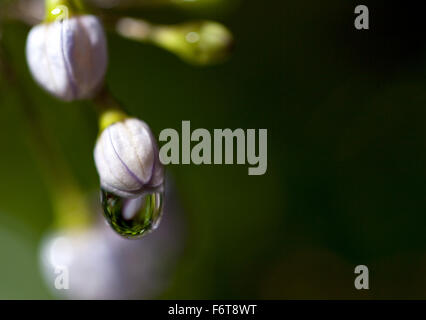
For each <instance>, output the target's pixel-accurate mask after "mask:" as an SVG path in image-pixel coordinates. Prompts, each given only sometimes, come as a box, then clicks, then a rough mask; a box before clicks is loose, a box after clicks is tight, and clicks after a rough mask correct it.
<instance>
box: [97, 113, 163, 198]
mask: <svg viewBox="0 0 426 320" xmlns="http://www.w3.org/2000/svg"><path fill="white" fill-rule="evenodd" d="M94 156H95V163H96V168H97V170H98V173H99V176H100V180H101V187H102V189H104V190H106V191H108V192H111V193H114V194H115V195H117V196H120V197H124V198H135V197H138V196H140V195H141V194H143V193H144V192H152V191H154V190H156V189H158V188H159V187H161V186H162V184H163V179H164V170H163V166H162V164H161V163H160V159H159V154H158V146H157V143H156V140H155V138H154V136H153V134H152V132H151V130H150V128H149V127H148V125H147V124H146V123H145V122H143V121H141V120H138V119H135V118H128V119H125V120H123V121H119V122H116V123H114V124H112V125H110V126H108V127H107V128H106V129H105V130H103V131H102V133H101V135H100V137H99V139H98V141H97V143H96V147H95V152H94Z"/></svg>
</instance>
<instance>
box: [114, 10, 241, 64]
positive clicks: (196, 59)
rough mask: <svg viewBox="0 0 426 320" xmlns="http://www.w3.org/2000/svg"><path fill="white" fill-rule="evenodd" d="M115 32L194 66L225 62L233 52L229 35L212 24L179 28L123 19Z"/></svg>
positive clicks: (206, 23)
mask: <svg viewBox="0 0 426 320" xmlns="http://www.w3.org/2000/svg"><path fill="white" fill-rule="evenodd" d="M117 32H118V33H119V34H120V35H122V36H124V37H126V38H130V39H133V40H138V41H142V42H151V43H153V44H155V45H157V46H159V47H161V48H163V49H166V50H168V51H170V52H173V53H174V54H176V55H178V56H179V57H180V58H181V59H183V60H185V61H186V62H188V63H192V64H195V65H211V64H216V63H220V62H223V61H224V60H226V59H227V58H228V57H229V55H230V53H231V51H232V50H231V49H232V45H233V36H232V33H231V32H230V31H229V30H228V29H227V28H226V27H225V26H224V25H222V24H220V23H217V22H214V21H198V22H188V23H183V24H178V25H151V24H149V23H147V22H146V21H143V20H138V19H133V18H123V19H120V21H119V22H118V23H117Z"/></svg>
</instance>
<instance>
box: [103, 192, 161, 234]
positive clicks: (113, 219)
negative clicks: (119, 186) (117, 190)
mask: <svg viewBox="0 0 426 320" xmlns="http://www.w3.org/2000/svg"><path fill="white" fill-rule="evenodd" d="M101 202H102V208H103V212H104V216H105V218H106V219H107V221H108V223H109V225H110V226H111V227H112V229H114V231H116V232H117V233H118V234H119V235H121V236H123V237H126V238H139V237H142V236H144V235H145V234H147V233H149V232H150V231H153V230H155V229H156V228H157V227H158V225H159V223H160V219H161V214H162V209H163V192H153V193H146V194H144V195H142V196H140V197H139V198H135V199H126V198H122V197H119V196H117V195H115V194H113V193H110V192H108V191H105V190H101Z"/></svg>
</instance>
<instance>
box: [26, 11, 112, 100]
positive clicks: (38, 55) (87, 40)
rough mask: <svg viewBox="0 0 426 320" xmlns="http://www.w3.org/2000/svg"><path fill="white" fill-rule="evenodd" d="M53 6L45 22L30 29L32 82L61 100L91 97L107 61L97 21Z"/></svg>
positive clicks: (103, 35) (99, 81)
mask: <svg viewBox="0 0 426 320" xmlns="http://www.w3.org/2000/svg"><path fill="white" fill-rule="evenodd" d="M66 8H67V7H65V6H59V7H56V8H55V9H53V10H52V11H51V15H48V19H47V20H48V21H50V20H52V19H53V17H54V16H56V17H57V19H56V20H54V21H51V22H47V23H43V24H40V25H37V26H35V27H33V28H32V29H31V31H30V33H29V35H28V38H27V46H26V55H27V61H28V65H29V68H30V71H31V73H32V75H33V77H34V78H35V80H36V81H37V82H38V83H39V84H40V85H41V86H42V87H43V88H44V89H46V90H47V91H48V92H50V93H51V94H53V95H54V96H56V97H58V98H60V99H62V100H64V101H73V100H81V99H88V98H91V97H92V96H93V95H94V94H95V93H96V91H97V89H99V87H100V86H101V85H102V83H103V80H104V77H105V73H106V69H107V62H108V57H107V56H108V54H107V43H106V37H105V33H104V29H103V27H102V24H101V22H100V21H99V20H98V18H96V17H95V16H92V15H76V16H71V17H70V18H68V15H69V14H71V11H70V12H68V9H66Z"/></svg>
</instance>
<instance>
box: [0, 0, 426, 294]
mask: <svg viewBox="0 0 426 320" xmlns="http://www.w3.org/2000/svg"><path fill="white" fill-rule="evenodd" d="M356 4H359V3H356V2H353V1H344V0H328V1H313V0H312V1H285V0H282V1H251V0H246V1H243V2H242V4H241V5H240V6H239V7H238V8H237V9H236V10H234V11H232V12H229V13H227V14H223V15H219V14H212V15H211V17H214V18H218V19H219V20H220V21H221V22H223V23H225V24H226V25H227V26H229V28H230V29H231V30H232V31H233V33H234V35H235V38H236V46H235V52H234V55H233V57H232V58H231V60H230V61H229V62H227V63H226V64H224V65H221V66H217V67H209V68H197V67H192V66H189V65H186V64H184V63H182V62H181V61H180V60H179V59H177V58H176V57H175V56H173V55H172V54H170V53H167V52H164V51H162V50H161V49H157V48H154V47H151V46H148V45H143V44H139V43H133V42H130V41H128V40H124V39H122V38H120V37H119V36H117V35H115V34H112V33H110V34H109V35H108V40H109V47H110V68H109V72H108V77H107V82H108V85H109V87H110V89H111V91H112V92H113V94H114V95H115V96H116V97H117V98H118V99H119V100H120V101H122V102H123V104H124V105H125V107H126V108H127V110H128V111H129V112H131V113H132V114H134V115H136V116H138V117H140V118H141V119H143V120H145V121H146V122H147V123H149V124H150V126H151V127H152V129H153V131H154V132H155V133H156V134H157V136H158V134H159V133H160V131H161V130H162V129H164V128H175V129H177V130H178V131H180V126H181V121H182V120H190V121H191V126H192V128H193V129H195V128H206V129H209V130H213V129H214V128H232V129H235V128H243V129H248V128H256V129H259V128H266V129H268V171H267V173H266V174H265V175H264V176H257V177H256V176H248V174H247V166H237V165H234V166H213V165H212V166H194V165H186V166H185V165H179V166H178V165H176V166H170V167H168V170H169V171H170V172H171V173H172V175H173V176H174V178H175V181H176V185H177V188H178V192H179V195H180V197H181V200H182V203H183V206H184V208H185V212H186V222H187V224H188V228H187V231H188V233H187V246H186V250H185V252H184V254H183V255H182V257H181V259H180V260H179V263H178V266H177V268H176V270H174V273H173V280H172V283H171V285H170V287H169V288H168V289H167V290H166V292H164V294H163V295H161V296H160V298H179V299H180V298H183V299H186V298H203V299H206V298H216V299H222V298H224V299H227V298H424V297H426V232H425V229H426V202H425V197H424V194H425V192H426V184H425V178H426V170H425V163H426V148H425V139H426V130H425V122H426V112H425V106H426V52H425V50H424V47H425V46H424V44H425V43H426V40H425V39H424V31H425V26H424V24H425V23H424V22H423V21H424V20H425V19H424V17H423V16H422V15H421V12H422V9H423V8H421V7H419V5H417V4H414V2H410V1H408V2H403V3H401V4H399V7H398V5H396V4H395V5H394V4H393V3H390V2H385V1H374V2H373V1H370V2H367V3H366V2H364V4H368V5H369V6H370V11H371V12H370V13H371V30H369V31H356V30H355V29H354V27H353V21H354V17H355V16H354V13H353V11H354V8H355V5H356ZM139 13H140V14H141V15H142V16H146V17H149V18H150V19H152V20H153V21H156V22H178V21H183V20H186V19H188V18H193V17H202V16H201V15H197V14H195V13H194V14H189V13H188V12H186V13H185V12H183V11H178V10H175V11H165V12H162V11H161V10H150V11H147V12H145V11H144V10H139V12H138V14H139ZM203 16H206V15H203ZM207 17H210V16H207ZM401 21H402V22H401ZM28 30H29V29H28V27H26V26H24V25H21V24H19V23H11V24H9V25H7V27H6V29H5V31H4V34H3V40H4V42H5V44H6V46H7V48H8V50H9V51H10V52H11V53H12V54H13V59H14V61H13V63H14V66H15V67H16V68H17V70H19V75H20V77H21V79H22V81H23V82H24V84H25V90H26V93H27V94H28V95H29V96H31V98H32V99H33V102H34V104H35V105H36V106H37V107H38V110H39V111H40V113H41V115H42V121H43V126H45V127H46V128H48V130H50V132H51V133H52V135H54V136H55V138H56V139H58V141H59V142H60V145H61V147H62V151H63V153H64V154H65V155H66V158H67V159H68V160H69V162H70V164H71V166H72V169H73V172H74V174H75V175H76V177H77V178H78V181H79V182H80V183H81V186H82V187H83V188H84V190H85V191H86V192H87V193H88V194H89V193H91V194H93V197H94V198H96V196H97V188H98V178H97V174H96V170H95V167H94V163H93V158H92V150H93V146H94V142H95V139H96V135H97V126H96V113H95V111H94V110H93V108H92V107H91V104H90V103H89V102H83V103H75V104H64V103H60V102H58V101H56V100H55V99H53V98H51V97H49V96H48V95H47V94H45V93H44V92H43V91H42V90H41V89H39V87H38V86H37V85H36V84H35V83H34V82H33V80H32V79H31V78H30V76H29V72H28V69H27V67H26V62H25V56H24V47H25V38H26V34H27V32H28ZM5 81H6V80H5V77H2V79H1V80H0V110H1V112H0V146H1V149H0V150H1V151H0V155H1V156H0V199H1V201H0V257H1V258H0V298H48V297H50V296H49V294H48V293H47V290H46V289H45V287H44V284H43V282H42V279H41V277H40V272H39V269H38V262H37V246H38V241H39V240H40V238H41V236H42V235H43V233H44V232H45V231H46V229H47V228H48V227H49V226H50V224H51V220H52V209H51V207H50V202H49V198H48V193H47V191H46V187H45V185H44V183H43V179H42V178H41V176H40V172H39V170H38V169H37V166H36V163H35V161H34V158H33V157H32V155H31V153H30V151H29V150H28V148H27V147H26V145H25V140H24V136H23V133H22V125H23V124H22V119H21V114H20V111H19V108H18V107H19V106H18V104H19V103H20V99H19V95H20V91H19V90H21V89H18V88H17V89H16V90H10V87H8V86H6V83H5ZM6 88H7V89H6ZM142 241H143V240H142ZM359 264H366V265H367V266H368V267H369V269H370V278H371V279H370V287H371V289H370V290H369V291H363V292H361V291H357V290H355V288H354V285H353V282H354V278H355V275H354V268H355V266H356V265H359Z"/></svg>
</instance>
